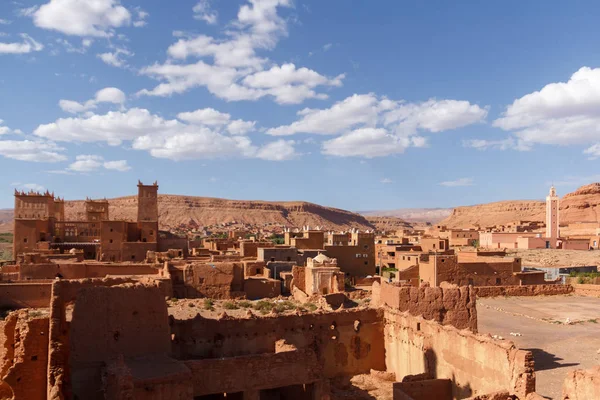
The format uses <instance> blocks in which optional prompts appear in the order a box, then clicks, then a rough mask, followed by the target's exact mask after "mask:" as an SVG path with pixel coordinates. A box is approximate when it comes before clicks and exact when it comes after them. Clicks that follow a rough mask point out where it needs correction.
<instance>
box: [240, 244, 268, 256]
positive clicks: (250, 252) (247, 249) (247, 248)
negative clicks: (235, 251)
mask: <svg viewBox="0 0 600 400" xmlns="http://www.w3.org/2000/svg"><path fill="white" fill-rule="evenodd" d="M259 247H275V245H274V244H273V242H271V241H266V242H251V241H247V240H245V241H242V242H240V255H241V256H242V257H253V258H256V257H258V248H259Z"/></svg>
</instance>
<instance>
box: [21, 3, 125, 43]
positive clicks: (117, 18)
mask: <svg viewBox="0 0 600 400" xmlns="http://www.w3.org/2000/svg"><path fill="white" fill-rule="evenodd" d="M22 13H23V14H25V15H30V16H32V17H33V22H34V24H35V25H36V26H37V27H38V28H43V29H50V30H55V31H58V32H61V33H64V34H66V35H73V36H96V37H110V36H113V34H114V29H115V28H119V27H122V26H127V25H129V24H130V23H131V13H130V12H129V11H128V10H127V9H126V8H125V7H123V6H122V5H120V2H119V0H50V1H49V2H48V3H46V4H43V5H42V6H40V7H39V8H38V9H35V10H32V9H27V10H26V11H22Z"/></svg>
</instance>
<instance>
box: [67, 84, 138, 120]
mask: <svg viewBox="0 0 600 400" xmlns="http://www.w3.org/2000/svg"><path fill="white" fill-rule="evenodd" d="M125 100H126V97H125V93H123V91H121V90H120V89H117V88H114V87H107V88H104V89H101V90H99V91H97V92H96V95H95V96H94V98H93V99H90V100H88V101H86V102H85V103H78V102H76V101H73V100H60V101H59V102H58V105H59V106H60V108H61V109H62V110H63V111H66V112H68V113H71V114H77V113H81V112H85V111H89V110H93V109H95V108H96V107H97V106H98V104H100V103H112V104H120V105H121V106H123V104H124V103H125Z"/></svg>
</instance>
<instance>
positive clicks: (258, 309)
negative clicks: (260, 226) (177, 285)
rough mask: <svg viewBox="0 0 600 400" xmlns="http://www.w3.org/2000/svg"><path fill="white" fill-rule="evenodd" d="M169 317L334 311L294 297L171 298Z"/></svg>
mask: <svg viewBox="0 0 600 400" xmlns="http://www.w3.org/2000/svg"><path fill="white" fill-rule="evenodd" d="M369 301H370V300H369V299H355V300H352V301H349V302H347V303H346V304H344V308H354V307H368V306H369ZM167 305H168V307H169V315H172V316H174V317H175V318H177V319H191V318H194V317H196V315H198V314H200V315H201V316H203V317H204V318H214V319H218V318H220V317H222V316H223V314H226V315H228V316H231V317H235V318H252V317H253V316H269V315H271V316H273V315H290V314H297V313H300V314H305V313H311V312H319V311H324V310H326V311H333V310H332V309H331V307H330V306H329V305H327V303H325V302H321V303H304V304H302V303H300V302H298V301H296V300H294V299H293V298H292V297H279V298H276V299H262V300H254V301H250V300H213V299H171V300H168V301H167Z"/></svg>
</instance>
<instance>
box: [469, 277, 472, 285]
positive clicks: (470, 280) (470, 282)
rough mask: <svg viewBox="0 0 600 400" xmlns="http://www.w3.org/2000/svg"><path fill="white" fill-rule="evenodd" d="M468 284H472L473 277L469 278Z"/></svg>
mask: <svg viewBox="0 0 600 400" xmlns="http://www.w3.org/2000/svg"><path fill="white" fill-rule="evenodd" d="M469 285H470V286H473V278H469Z"/></svg>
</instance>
